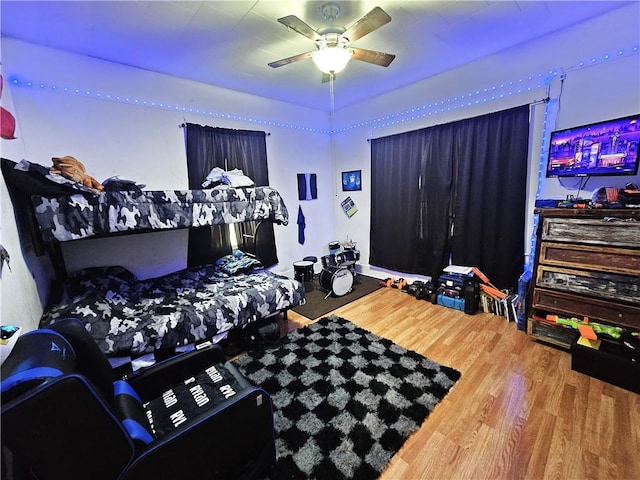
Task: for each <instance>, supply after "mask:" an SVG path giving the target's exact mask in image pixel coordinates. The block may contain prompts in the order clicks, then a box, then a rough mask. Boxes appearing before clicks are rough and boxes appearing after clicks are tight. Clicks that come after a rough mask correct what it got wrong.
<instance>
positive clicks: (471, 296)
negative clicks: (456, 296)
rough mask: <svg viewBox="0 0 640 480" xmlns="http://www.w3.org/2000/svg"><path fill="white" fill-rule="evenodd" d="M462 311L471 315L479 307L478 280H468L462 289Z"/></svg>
mask: <svg viewBox="0 0 640 480" xmlns="http://www.w3.org/2000/svg"><path fill="white" fill-rule="evenodd" d="M463 297H464V313H466V314H468V315H473V314H475V313H476V312H477V311H478V308H479V307H480V285H479V284H478V282H468V283H467V284H466V285H465V287H464V291H463Z"/></svg>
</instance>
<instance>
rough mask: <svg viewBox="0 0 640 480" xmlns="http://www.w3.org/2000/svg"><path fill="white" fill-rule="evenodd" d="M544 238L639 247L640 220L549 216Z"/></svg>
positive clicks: (544, 239)
mask: <svg viewBox="0 0 640 480" xmlns="http://www.w3.org/2000/svg"><path fill="white" fill-rule="evenodd" d="M542 240H543V241H555V242H574V243H586V244H592V245H610V246H614V247H636V248H638V247H640V222H638V221H636V220H615V221H610V222H608V221H606V220H604V219H600V218H555V217H547V218H544V219H543V223H542Z"/></svg>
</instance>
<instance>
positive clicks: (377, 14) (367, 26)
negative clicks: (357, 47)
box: [342, 7, 391, 42]
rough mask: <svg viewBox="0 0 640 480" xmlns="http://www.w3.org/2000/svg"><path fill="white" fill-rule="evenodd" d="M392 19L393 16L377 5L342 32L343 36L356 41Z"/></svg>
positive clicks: (350, 40)
mask: <svg viewBox="0 0 640 480" xmlns="http://www.w3.org/2000/svg"><path fill="white" fill-rule="evenodd" d="M390 21H391V17H390V16H389V14H387V12H385V11H384V10H382V9H381V8H380V7H376V8H374V9H373V10H371V11H370V12H369V13H367V14H366V15H365V16H364V17H362V18H361V19H360V20H358V21H357V22H356V23H354V24H353V25H351V26H350V27H349V28H347V30H346V31H345V32H344V33H343V34H342V37H346V38H348V39H349V42H355V41H356V40H358V39H359V38H362V37H364V36H365V35H367V34H368V33H371V32H373V31H374V30H376V29H378V28H380V27H381V26H383V25H384V24H386V23H389V22H390Z"/></svg>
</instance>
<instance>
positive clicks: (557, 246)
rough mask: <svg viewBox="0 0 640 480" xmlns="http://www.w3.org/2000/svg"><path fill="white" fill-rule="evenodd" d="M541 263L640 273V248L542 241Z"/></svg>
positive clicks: (630, 273)
mask: <svg viewBox="0 0 640 480" xmlns="http://www.w3.org/2000/svg"><path fill="white" fill-rule="evenodd" d="M539 258H540V263H543V264H546V265H556V266H559V267H572V268H584V269H588V270H600V271H604V272H612V273H625V274H629V275H640V250H635V249H630V248H613V247H599V246H595V245H575V244H568V243H553V242H542V244H541V245H540V257H539Z"/></svg>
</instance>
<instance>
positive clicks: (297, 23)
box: [278, 15, 322, 42]
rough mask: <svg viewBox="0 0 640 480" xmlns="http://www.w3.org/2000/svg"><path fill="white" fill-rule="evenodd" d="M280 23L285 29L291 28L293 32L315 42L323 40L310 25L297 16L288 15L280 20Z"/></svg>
mask: <svg viewBox="0 0 640 480" xmlns="http://www.w3.org/2000/svg"><path fill="white" fill-rule="evenodd" d="M278 21H279V22H280V23H281V24H283V25H284V26H285V27H287V28H290V29H291V30H293V31H295V32H297V33H299V34H300V35H303V36H305V37H307V38H310V39H311V40H313V41H314V42H315V41H316V40H319V39H321V38H322V37H321V36H320V35H319V34H318V32H316V31H315V30H314V29H313V28H311V27H310V26H309V25H307V24H306V23H304V22H303V21H302V20H300V19H299V18H298V17H296V16H295V15H288V16H286V17H282V18H279V19H278Z"/></svg>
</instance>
